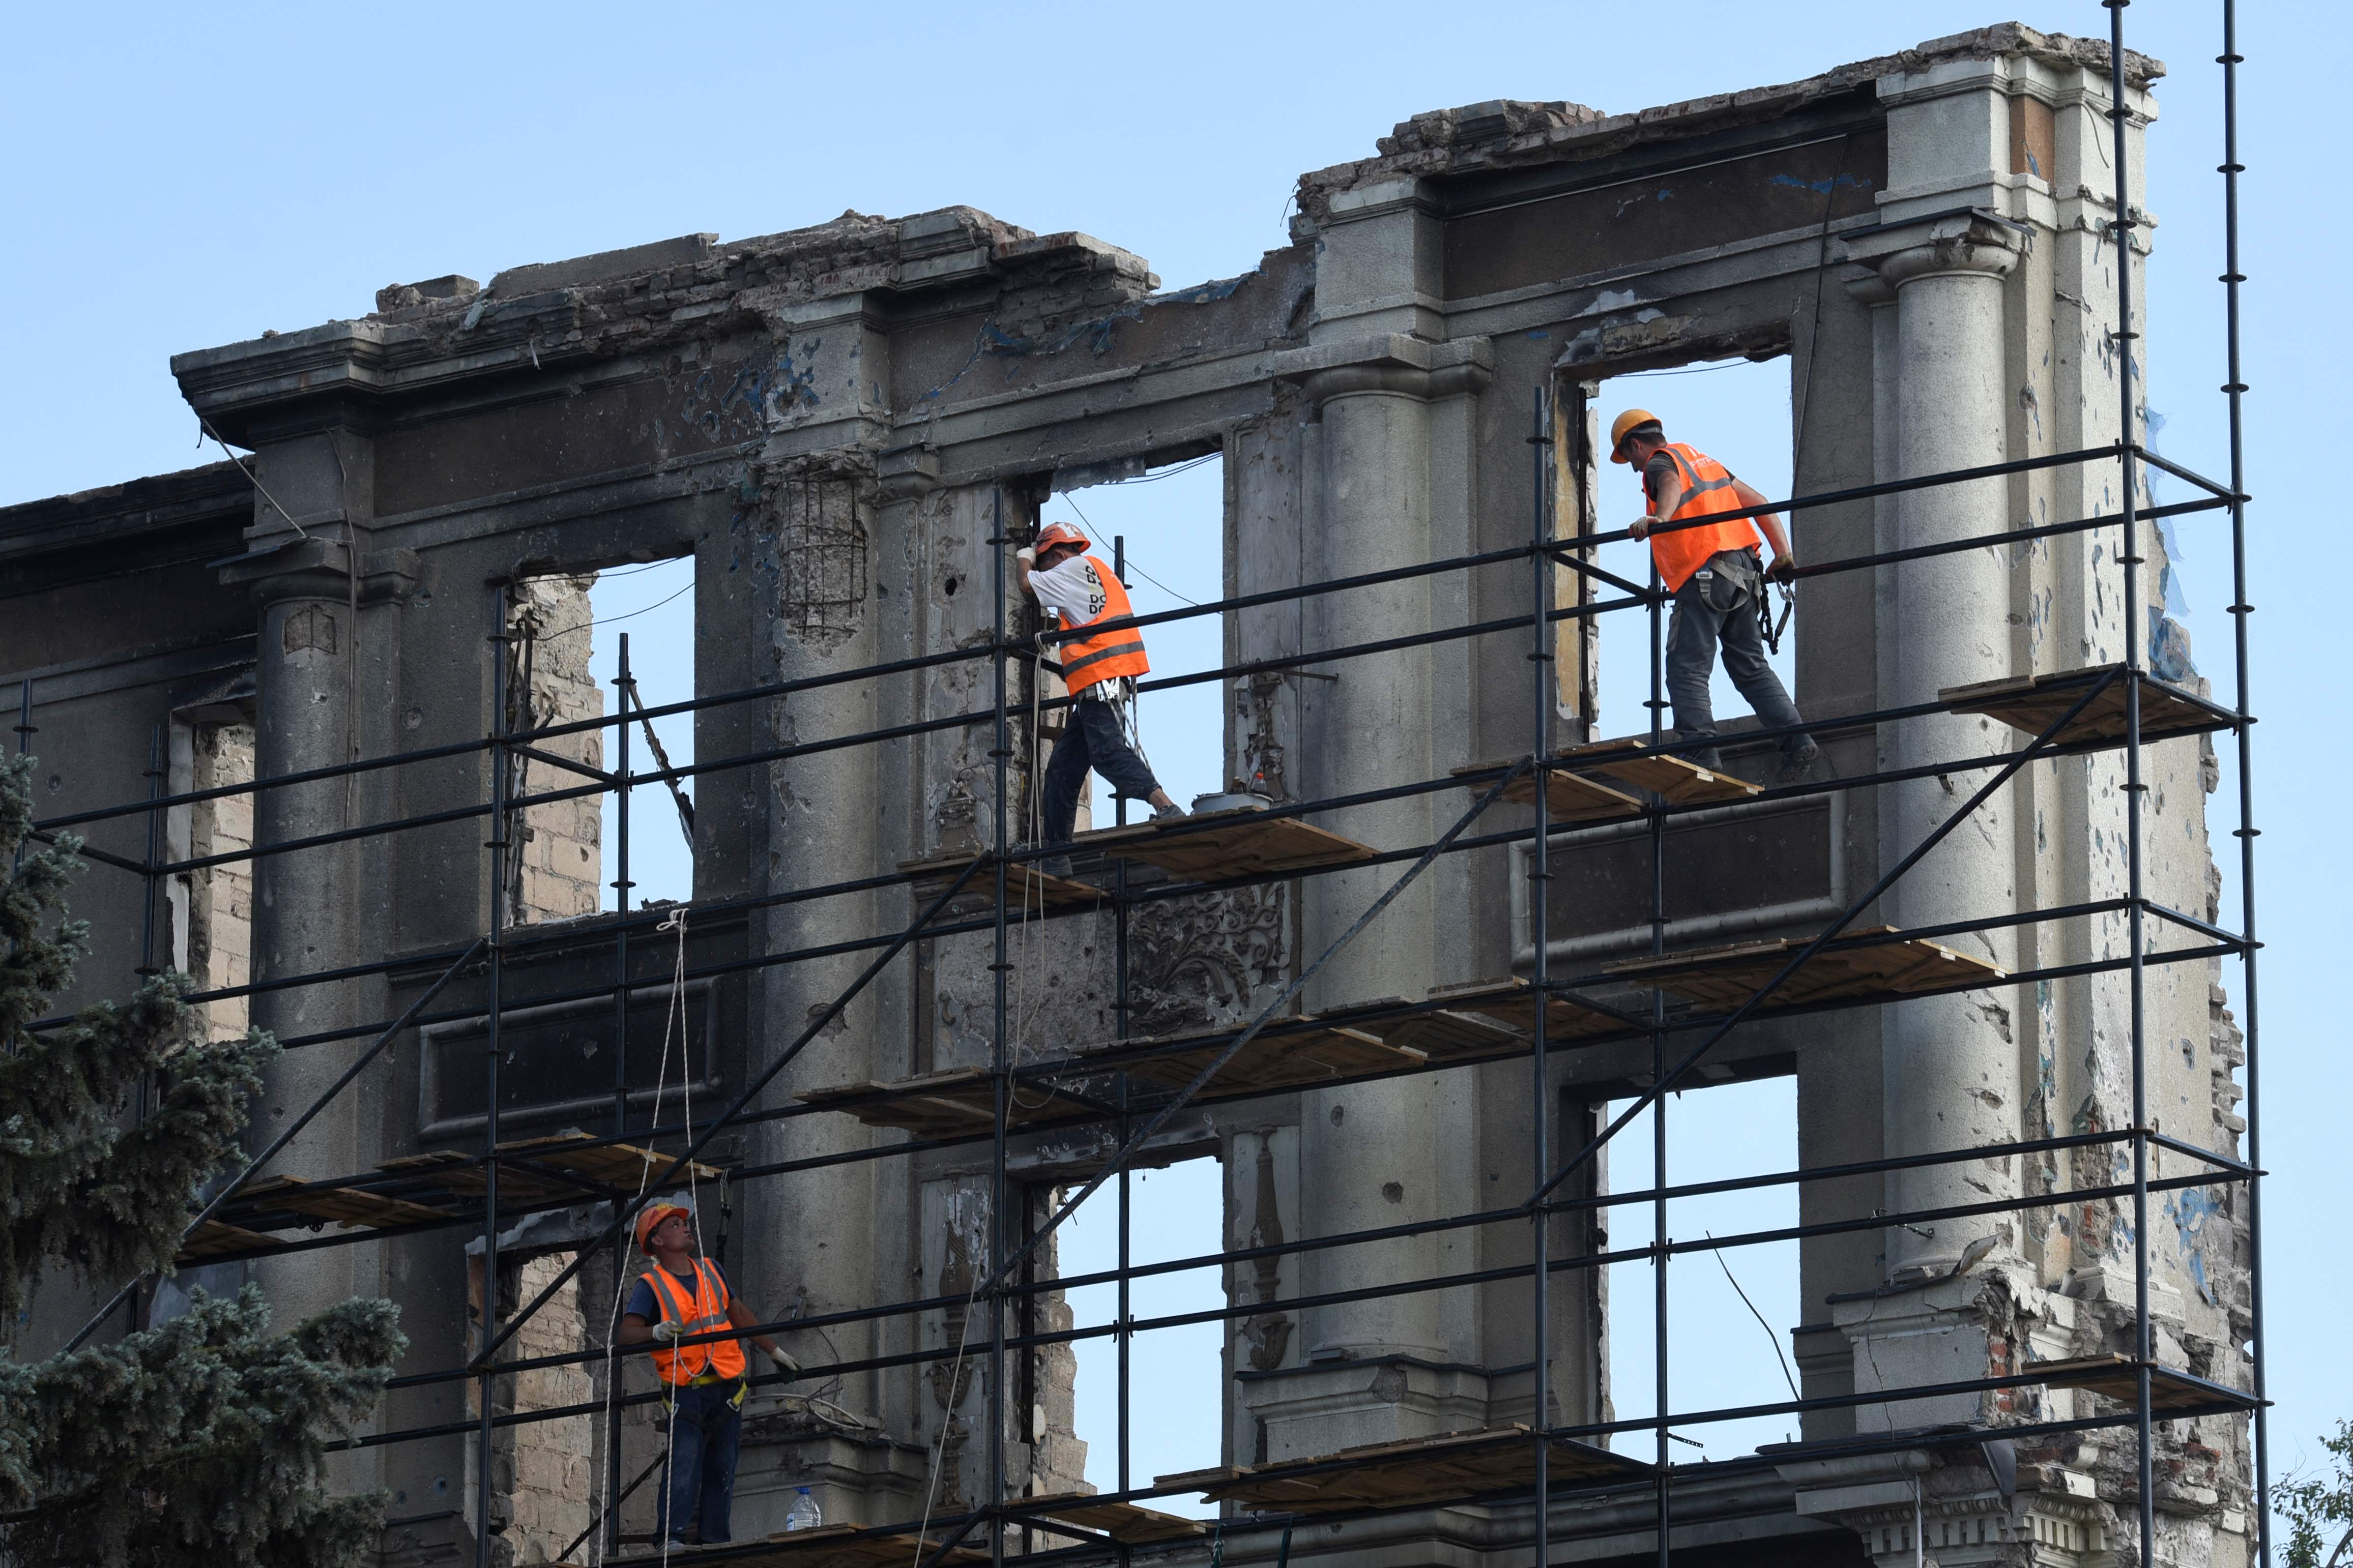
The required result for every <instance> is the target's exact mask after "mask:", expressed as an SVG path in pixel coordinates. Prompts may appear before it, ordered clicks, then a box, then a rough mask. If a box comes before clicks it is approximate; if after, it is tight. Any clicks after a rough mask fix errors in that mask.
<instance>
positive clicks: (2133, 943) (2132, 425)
mask: <svg viewBox="0 0 2353 1568" xmlns="http://www.w3.org/2000/svg"><path fill="white" fill-rule="evenodd" d="M2131 3H2132V0H2102V4H2104V5H2106V7H2107V10H2108V94H2109V100H2110V101H2109V104H2108V126H2109V130H2110V132H2111V134H2112V137H2113V140H2114V143H2115V156H2114V158H2113V159H2112V160H2111V162H2112V163H2114V164H2115V167H2116V349H2117V360H2118V362H2119V363H2118V366H2117V371H2116V391H2117V398H2118V404H2119V406H2118V409H2117V432H2118V435H2119V437H2121V445H2120V446H2119V448H2118V450H2117V453H2116V459H2117V461H2118V462H2119V463H2120V464H2122V465H2123V469H2124V472H2123V476H2122V479H2123V489H2124V500H2123V512H2122V522H2123V525H2124V528H2123V537H2124V549H2123V552H2122V553H2121V554H2119V555H2118V557H2117V561H2118V563H2119V564H2120V565H2122V566H2123V568H2124V578H2125V671H2126V674H2125V878H2126V893H2125V897H2126V907H2125V934H2126V942H2127V943H2128V948H2127V951H2128V952H2129V955H2130V958H2129V963H2130V967H2129V969H2128V971H2127V974H2128V980H2127V984H2128V987H2129V990H2130V996H2131V1009H2132V1023H2131V1028H2132V1122H2133V1125H2132V1155H2133V1360H2134V1362H2135V1363H2137V1372H2136V1374H2135V1381H2136V1382H2137V1384H2138V1385H2139V1386H2138V1388H2137V1405H2136V1408H2135V1411H2134V1421H2133V1430H2134V1435H2135V1438H2136V1441H2137V1458H2138V1461H2139V1477H2140V1480H2139V1487H2140V1561H2142V1562H2143V1563H2147V1561H2148V1560H2149V1557H2148V1554H2149V1553H2150V1552H2152V1551H2153V1550H2155V1548H2156V1545H2157V1476H2156V1468H2157V1465H2156V1433H2155V1426H2154V1424H2153V1423H2152V1422H2151V1420H2150V1418H2149V1407H2148V1406H2149V1352H2150V1344H2149V1322H2148V1295H2149V1247H2148V1174H2149V1173H2148V1051H2147V1037H2146V1036H2147V1016H2146V1013H2147V985H2146V976H2145V974H2144V973H2143V966H2144V953H2143V948H2144V946H2145V943H2144V942H2143V939H2142V931H2141V900H2142V895H2143V893H2144V891H2145V889H2143V886H2142V865H2141V858H2142V849H2141V811H2140V800H2141V794H2142V792H2143V791H2144V790H2146V789H2147V787H2148V786H2147V784H2145V783H2143V782H2142V779H2141V759H2140V700H2141V661H2142V653H2143V649H2142V647H2141V628H2140V616H2141V607H2140V587H2141V583H2140V567H2141V555H2140V531H2139V521H2138V519H2137V517H2136V515H2135V502H2136V500H2137V499H2138V498H2137V496H2136V495H2135V493H2134V490H2135V487H2136V486H2137V484H2138V482H2139V478H2138V473H2137V467H2136V465H2135V462H2134V455H2133V446H2134V443H2135V441H2137V439H2138V429H2137V425H2138V421H2137V420H2136V419H2135V418H2134V416H2133V410H2134V406H2135V405H2134V400H2135V398H2136V397H2137V396H2138V395H2139V391H2138V389H2137V387H2136V386H2135V384H2134V382H2135V379H2136V376H2135V360H2134V353H2133V350H2134V345H2135V344H2136V343H2137V342H2138V341H2139V334H2138V333H2137V332H2136V331H2134V330H2133V301H2132V235H2133V227H2134V224H2133V213H2132V205H2131V203H2132V186H2131V182H2130V178H2129V174H2128V171H2127V170H2126V168H2125V146H2126V140H2127V138H2126V131H2127V130H2128V129H2129V124H2128V122H2129V120H2130V115H2131V110H2130V106H2129V103H2128V101H2127V100H2126V96H2125V93H2126V76H2125V7H2126V5H2130V4H2131Z"/></svg>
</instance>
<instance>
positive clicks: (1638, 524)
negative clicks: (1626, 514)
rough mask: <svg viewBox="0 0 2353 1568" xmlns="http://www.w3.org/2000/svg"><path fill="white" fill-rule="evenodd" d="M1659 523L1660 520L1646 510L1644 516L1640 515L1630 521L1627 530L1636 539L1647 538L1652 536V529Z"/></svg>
mask: <svg viewBox="0 0 2353 1568" xmlns="http://www.w3.org/2000/svg"><path fill="white" fill-rule="evenodd" d="M1658 525H1659V520H1658V519H1657V518H1655V517H1652V516H1651V515H1650V514H1649V513H1647V512H1645V513H1644V514H1643V515H1642V516H1641V517H1638V518H1636V519H1635V520H1634V521H1631V522H1630V523H1628V524H1627V525H1626V531H1627V533H1628V534H1630V536H1632V537H1633V538H1635V539H1647V538H1649V537H1650V534H1651V530H1652V529H1653V528H1656V527H1657V526H1658Z"/></svg>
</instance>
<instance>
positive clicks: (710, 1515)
mask: <svg viewBox="0 0 2353 1568" xmlns="http://www.w3.org/2000/svg"><path fill="white" fill-rule="evenodd" d="M672 1393H673V1394H675V1396H676V1398H677V1401H678V1414H677V1415H676V1417H675V1418H674V1419H673V1420H671V1421H670V1423H669V1430H670V1474H669V1476H668V1477H667V1478H666V1480H667V1482H668V1484H667V1485H665V1486H664V1487H663V1488H662V1500H661V1501H662V1506H661V1517H660V1519H659V1521H657V1522H656V1523H655V1525H654V1533H655V1534H656V1535H668V1536H669V1537H670V1539H671V1540H672V1541H684V1540H685V1539H686V1526H687V1521H690V1520H691V1519H693V1518H694V1517H695V1513H696V1510H697V1505H698V1504H699V1505H700V1506H701V1512H702V1539H703V1540H704V1541H706V1542H710V1541H725V1540H727V1539H728V1534H727V1529H728V1519H727V1515H728V1510H729V1509H730V1508H731V1507H732V1506H733V1503H734V1501H735V1455H736V1450H737V1449H738V1448H739V1447H742V1445H743V1440H744V1413H743V1412H742V1411H741V1410H738V1409H736V1408H735V1406H734V1405H733V1400H734V1398H735V1384H732V1383H713V1384H705V1385H704V1386H702V1387H701V1388H681V1389H675V1390H673V1391H672Z"/></svg>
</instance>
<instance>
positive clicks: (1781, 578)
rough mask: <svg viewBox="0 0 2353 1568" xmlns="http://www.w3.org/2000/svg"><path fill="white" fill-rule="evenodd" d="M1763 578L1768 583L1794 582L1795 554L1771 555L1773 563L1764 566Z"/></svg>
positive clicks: (1796, 566) (1796, 560)
mask: <svg viewBox="0 0 2353 1568" xmlns="http://www.w3.org/2000/svg"><path fill="white" fill-rule="evenodd" d="M1765 578H1766V581H1767V582H1770V583H1794V582H1796V581H1797V580H1798V558H1797V557H1796V556H1795V555H1776V556H1775V557H1773V564H1771V565H1770V566H1767V568H1765Z"/></svg>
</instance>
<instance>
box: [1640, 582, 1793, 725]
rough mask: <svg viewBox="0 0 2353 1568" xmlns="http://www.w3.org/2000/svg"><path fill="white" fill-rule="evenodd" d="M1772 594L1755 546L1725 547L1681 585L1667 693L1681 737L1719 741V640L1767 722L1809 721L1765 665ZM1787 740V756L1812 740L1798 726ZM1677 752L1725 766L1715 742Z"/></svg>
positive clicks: (1670, 633)
mask: <svg viewBox="0 0 2353 1568" xmlns="http://www.w3.org/2000/svg"><path fill="white" fill-rule="evenodd" d="M1764 596H1765V573H1764V568H1763V567H1762V566H1761V565H1760V564H1759V563H1758V562H1757V552H1755V551H1753V550H1724V551H1719V552H1716V553H1715V554H1714V555H1712V556H1710V557H1709V558H1708V562H1707V564H1706V565H1704V566H1703V567H1701V568H1700V569H1699V570H1698V571H1696V572H1694V573H1693V574H1691V575H1690V577H1688V578H1686V579H1685V580H1684V582H1683V586H1682V587H1680V588H1678V589H1676V590H1675V599H1674V610H1673V613H1672V615H1671V616H1669V617H1668V620H1667V696H1668V698H1669V699H1670V700H1672V702H1673V703H1674V709H1675V737H1676V739H1677V740H1681V741H1713V740H1715V703H1714V701H1713V700H1711V699H1710V697H1709V695H1708V689H1707V688H1708V680H1709V678H1710V677H1711V676H1712V675H1714V673H1715V650H1716V645H1717V644H1718V643H1721V644H1722V645H1723V647H1724V672H1725V674H1726V675H1729V676H1730V677H1732V684H1733V685H1735V686H1736V687H1738V688H1739V689H1740V695H1742V696H1743V697H1746V699H1748V705H1749V707H1751V708H1753V709H1755V710H1756V711H1757V720H1758V721H1759V722H1761V723H1762V724H1764V725H1765V726H1766V727H1767V729H1774V730H1778V729H1780V728H1782V727H1783V726H1784V725H1795V724H1798V723H1799V722H1801V720H1800V719H1799V714H1798V705H1797V704H1796V703H1794V702H1792V701H1790V700H1789V693H1788V689H1786V688H1784V687H1783V686H1782V684H1781V678H1780V677H1779V676H1778V675H1776V674H1774V673H1773V667H1772V666H1771V665H1769V664H1767V663H1766V662H1765V634H1764V631H1763V630H1762V629H1761V628H1760V627H1759V626H1758V625H1757V605H1758V604H1759V603H1760V602H1761V601H1762V600H1763V598H1764ZM1780 742H1781V755H1782V756H1783V757H1785V758H1787V757H1791V756H1794V755H1796V754H1797V753H1798V752H1801V751H1803V750H1804V749H1805V747H1806V744H1807V737H1806V736H1805V734H1804V733H1802V732H1801V731H1797V730H1795V729H1792V730H1791V731H1789V733H1788V734H1786V735H1783V736H1781V737H1780ZM1677 754H1678V755H1680V756H1682V757H1683V758H1685V759H1687V760H1688V761H1691V762H1694V763H1698V764H1699V765H1700V766H1701V767H1704V768H1708V769H1711V770H1714V771H1718V772H1720V771H1722V769H1723V765H1724V764H1723V759H1722V758H1721V757H1719V756H1718V755H1717V754H1716V750H1715V747H1714V746H1712V745H1711V746H1709V747H1707V748H1706V749H1705V750H1704V751H1698V752H1679V753H1677Z"/></svg>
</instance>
